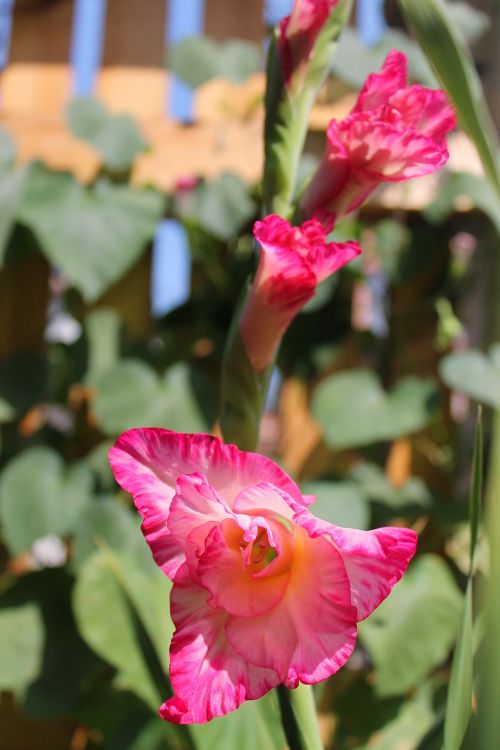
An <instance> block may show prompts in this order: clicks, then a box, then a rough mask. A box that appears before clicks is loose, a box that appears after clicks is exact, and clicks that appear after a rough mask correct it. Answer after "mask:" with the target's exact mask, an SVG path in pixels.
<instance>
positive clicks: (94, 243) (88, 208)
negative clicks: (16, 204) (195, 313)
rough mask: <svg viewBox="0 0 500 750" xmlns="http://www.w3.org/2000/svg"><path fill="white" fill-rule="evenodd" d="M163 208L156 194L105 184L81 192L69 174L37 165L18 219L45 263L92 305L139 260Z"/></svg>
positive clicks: (160, 199)
mask: <svg viewBox="0 0 500 750" xmlns="http://www.w3.org/2000/svg"><path fill="white" fill-rule="evenodd" d="M163 207H164V199H163V197H162V196H161V195H160V194H159V193H158V192H156V191H155V190H152V189H151V190H150V189H136V188H131V187H127V186H115V185H112V184H111V183H109V182H106V181H104V180H102V181H100V182H99V183H97V184H96V185H95V187H92V188H85V187H83V186H82V185H80V184H79V183H78V182H76V181H75V180H74V178H73V177H72V176H71V175H70V174H68V173H65V172H49V171H48V170H47V169H46V168H45V167H43V166H42V165H41V164H36V165H34V167H33V169H32V175H31V176H30V179H29V181H28V184H27V187H26V189H25V191H24V198H23V202H22V205H21V209H20V212H19V218H20V220H21V221H22V222H24V223H26V224H27V225H28V226H29V227H30V228H31V229H32V230H33V232H34V233H35V235H36V236H37V238H38V240H39V242H40V245H41V247H42V249H43V251H44V253H45V254H46V255H47V257H48V259H49V260H50V261H51V262H52V263H54V264H55V265H56V266H57V267H58V268H59V269H60V270H62V271H63V272H64V273H65V274H67V276H68V278H69V279H70V280H71V282H72V283H73V284H74V285H75V286H76V287H77V289H79V290H80V291H81V293H82V294H83V296H84V297H85V299H86V300H88V301H93V300H95V299H97V298H98V297H99V296H100V295H101V294H103V292H105V291H106V289H108V287H110V286H111V284H113V283H114V282H115V281H118V279H120V278H121V277H122V276H123V275H124V274H125V272H126V271H128V270H129V268H130V267H131V266H132V265H133V264H134V263H135V262H136V261H137V260H138V259H139V258H140V257H141V255H142V253H143V252H144V251H145V249H146V246H147V243H148V242H149V241H150V240H151V238H152V237H153V234H154V232H155V229H156V226H157V224H158V222H159V220H160V218H161V216H162V214H163Z"/></svg>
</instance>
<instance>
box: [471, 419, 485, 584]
mask: <svg viewBox="0 0 500 750" xmlns="http://www.w3.org/2000/svg"><path fill="white" fill-rule="evenodd" d="M482 498H483V424H482V415H481V411H480V410H479V412H478V417H477V422H476V434H475V438H474V453H473V456H472V484H471V489H470V498H469V522H470V571H471V572H470V575H472V571H473V570H474V553H475V551H476V544H477V536H478V532H479V524H480V522H481V504H482Z"/></svg>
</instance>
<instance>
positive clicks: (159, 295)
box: [151, 0, 205, 316]
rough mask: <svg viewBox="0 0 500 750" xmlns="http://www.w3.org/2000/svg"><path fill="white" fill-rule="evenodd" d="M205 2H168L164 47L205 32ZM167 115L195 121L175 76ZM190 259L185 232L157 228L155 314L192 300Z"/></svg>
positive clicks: (174, 225)
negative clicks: (190, 294)
mask: <svg viewBox="0 0 500 750" xmlns="http://www.w3.org/2000/svg"><path fill="white" fill-rule="evenodd" d="M204 21H205V0H167V16H166V29H165V44H166V47H167V48H168V47H169V46H171V45H172V44H176V43H177V42H180V41H182V40H183V39H185V38H186V37H189V36H197V35H198V34H201V33H203V27H204ZM166 110H167V114H168V115H169V116H170V117H173V118H174V119H176V120H179V121H180V122H185V123H188V122H191V121H192V119H193V91H192V89H191V88H190V87H189V86H187V85H186V84H185V83H183V81H180V80H179V79H178V78H175V77H173V78H172V79H171V81H170V86H169V90H168V98H167V102H166ZM190 283H191V256H190V253H189V243H188V238H187V235H186V232H185V230H184V228H183V227H182V225H181V224H180V223H179V222H177V221H173V220H171V219H169V220H166V221H162V222H161V224H160V225H159V226H158V229H157V231H156V235H155V238H154V242H153V256H152V270H151V309H152V312H153V315H155V316H161V315H166V314H167V313H168V312H170V311H171V310H173V309H174V308H176V307H178V306H179V305H182V304H183V303H184V302H186V301H187V300H188V299H189V292H190Z"/></svg>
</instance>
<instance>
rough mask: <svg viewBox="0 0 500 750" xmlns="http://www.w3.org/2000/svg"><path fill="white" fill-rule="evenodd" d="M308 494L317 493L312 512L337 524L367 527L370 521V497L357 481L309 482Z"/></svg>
mask: <svg viewBox="0 0 500 750" xmlns="http://www.w3.org/2000/svg"><path fill="white" fill-rule="evenodd" d="M302 491H303V492H304V494H306V495H315V497H316V500H315V501H314V503H313V505H312V507H311V512H312V513H314V515H315V516H318V518H322V519H323V520H324V521H328V522H329V523H334V524H336V525H337V526H347V527H348V528H354V529H367V528H368V525H369V522H370V508H369V503H368V498H367V497H366V495H365V493H364V492H363V490H362V489H361V488H360V487H359V486H358V485H357V484H356V483H355V482H325V481H321V482H307V483H306V484H304V485H302Z"/></svg>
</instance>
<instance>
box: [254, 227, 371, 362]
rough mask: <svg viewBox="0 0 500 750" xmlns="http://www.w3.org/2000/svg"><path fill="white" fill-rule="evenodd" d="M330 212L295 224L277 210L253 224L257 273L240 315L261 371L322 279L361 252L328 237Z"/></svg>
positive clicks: (356, 245) (350, 243) (348, 243)
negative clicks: (281, 216) (256, 243)
mask: <svg viewBox="0 0 500 750" xmlns="http://www.w3.org/2000/svg"><path fill="white" fill-rule="evenodd" d="M332 229H333V219H332V217H329V218H326V219H325V220H324V221H323V220H322V221H320V220H319V219H318V218H313V219H311V220H310V221H306V222H305V223H304V224H302V226H300V227H292V226H290V224H289V223H288V222H287V221H286V220H285V219H282V218H280V217H279V216H275V215H271V216H266V218H265V219H263V220H262V221H258V222H257V223H256V224H255V226H254V236H255V238H256V240H257V241H258V243H259V245H260V257H259V265H258V268H257V273H256V275H255V279H254V281H253V284H252V287H251V289H250V292H249V295H248V298H247V300H246V303H245V306H244V309H243V312H242V315H241V323H240V327H241V335H242V338H243V341H244V343H245V349H246V351H247V354H248V357H249V359H250V361H251V363H252V365H253V367H254V369H255V370H256V371H257V372H261V371H262V370H264V369H265V368H266V367H268V365H269V364H270V363H271V362H272V360H273V357H274V354H275V352H276V349H277V347H278V345H279V343H280V341H281V337H282V336H283V333H284V332H285V330H286V328H287V327H288V326H289V324H290V323H291V322H292V320H293V318H294V317H295V316H296V315H297V313H298V312H299V310H300V309H301V308H302V307H303V306H304V305H305V304H306V302H308V301H309V300H310V299H311V297H313V296H314V293H315V291H316V287H317V286H318V284H319V283H320V282H321V281H323V279H326V278H327V277H328V276H330V275H331V274H332V273H334V272H335V271H338V270H339V269H340V268H342V266H345V264H346V263H349V261H351V260H353V259H354V258H355V257H356V256H357V255H359V253H360V252H361V248H360V246H359V245H358V243H357V242H327V239H326V237H327V234H328V233H329V232H330V231H331V230H332Z"/></svg>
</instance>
